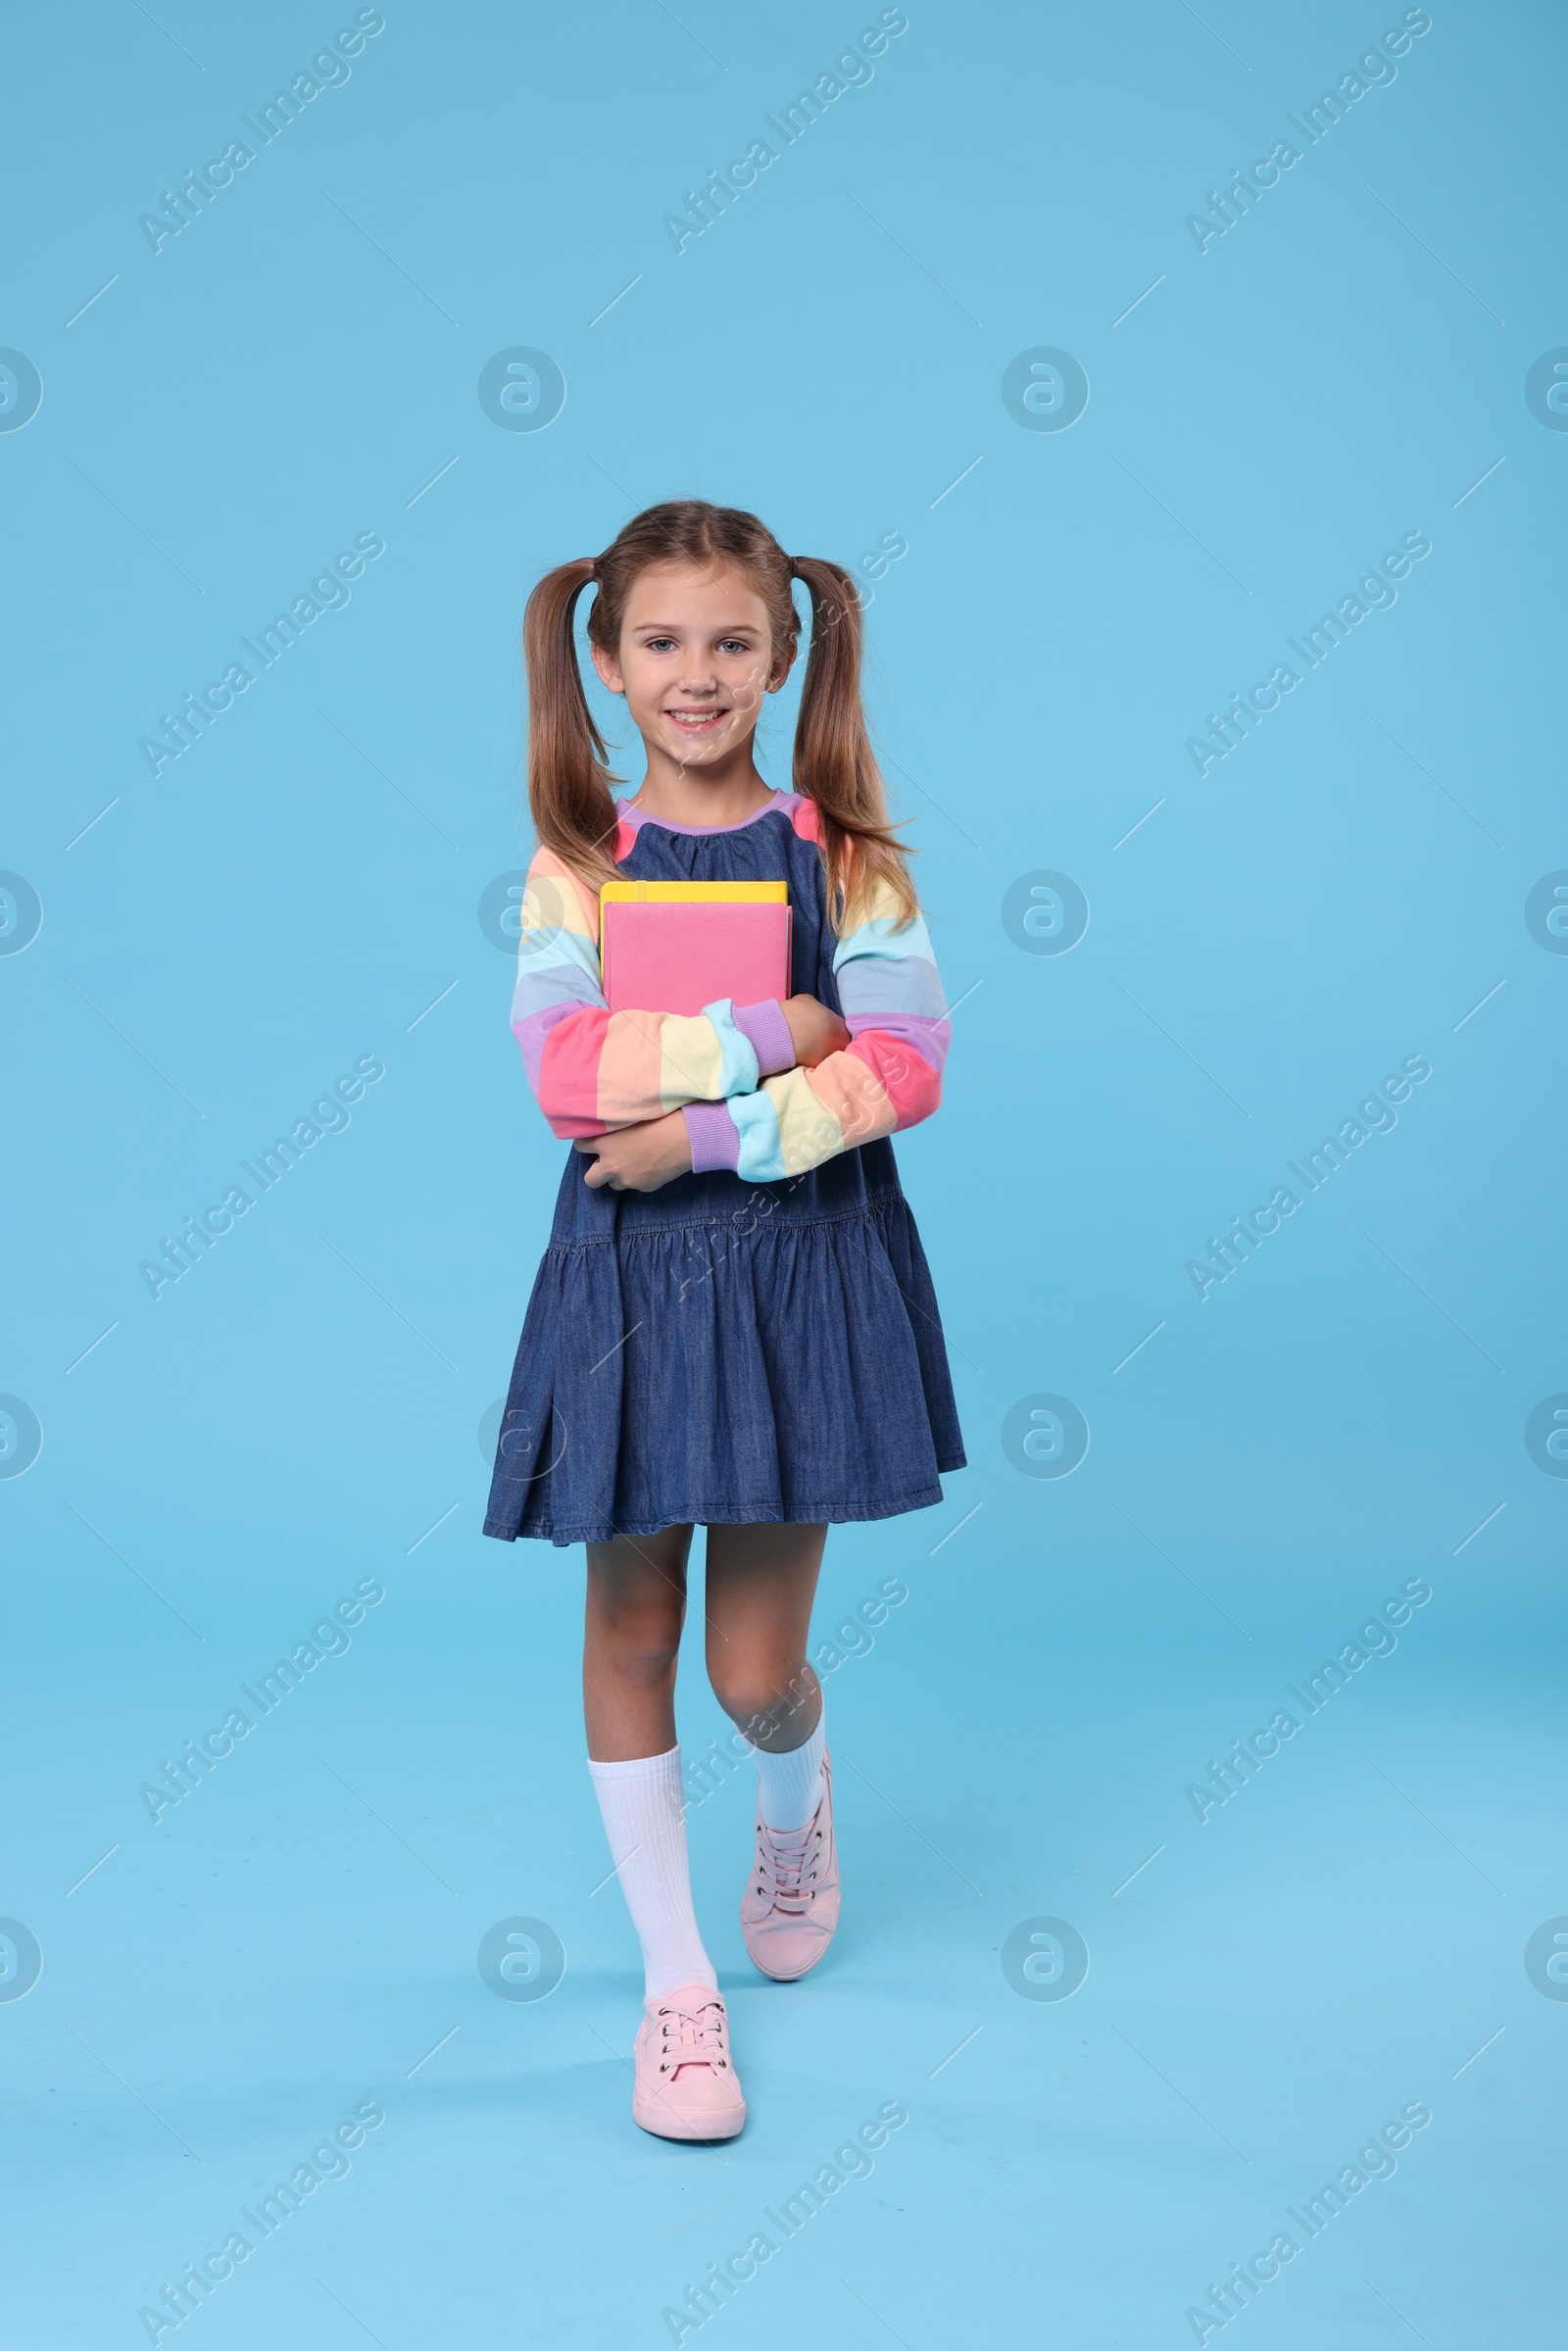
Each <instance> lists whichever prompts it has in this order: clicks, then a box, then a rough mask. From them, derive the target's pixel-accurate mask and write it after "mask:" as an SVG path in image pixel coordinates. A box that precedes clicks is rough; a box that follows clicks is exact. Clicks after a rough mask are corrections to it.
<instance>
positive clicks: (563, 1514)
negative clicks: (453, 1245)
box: [485, 809, 964, 1544]
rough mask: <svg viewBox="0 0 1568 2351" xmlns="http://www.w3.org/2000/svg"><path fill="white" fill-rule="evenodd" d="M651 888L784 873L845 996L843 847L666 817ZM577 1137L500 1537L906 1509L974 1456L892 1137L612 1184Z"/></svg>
mask: <svg viewBox="0 0 1568 2351" xmlns="http://www.w3.org/2000/svg"><path fill="white" fill-rule="evenodd" d="M621 871H622V872H623V873H624V874H625V875H626V877H627V878H628V879H629V880H634V881H635V880H647V881H665V880H669V881H674V880H696V881H778V880H784V881H787V882H788V883H789V886H790V901H791V905H792V906H793V907H794V955H793V964H794V968H793V975H792V981H793V987H794V989H795V991H796V993H798V994H809V995H812V996H815V997H817V998H819V999H820V1000H821V1002H822V1003H823V1004H831V1005H833V1006H834V1007H835V1008H837V1006H838V1001H839V1000H838V993H837V990H836V988H835V985H834V980H833V948H834V944H835V942H834V937H833V933H832V931H831V930H830V928H829V926H828V922H827V917H826V908H825V901H824V890H823V881H822V868H821V859H820V857H819V855H818V853H817V850H816V848H815V845H814V844H813V843H811V842H809V841H803V840H801V838H800V837H799V835H798V834H797V833H796V832H795V829H794V827H793V825H792V824H791V823H790V820H789V817H788V815H787V814H786V813H785V812H783V811H782V810H772V809H769V810H767V811H765V812H764V813H763V814H762V815H761V816H760V817H759V818H757V820H756V821H755V822H753V823H751V824H749V825H743V826H739V827H736V828H733V829H731V830H729V831H726V832H718V833H701V834H684V833H673V832H668V831H666V830H664V829H663V828H662V826H660V825H658V824H656V823H654V822H653V821H652V820H651V819H650V820H648V821H646V822H645V823H644V824H643V825H642V826H641V828H640V829H639V831H638V834H637V839H636V843H635V845H634V847H633V849H632V851H631V854H630V855H629V856H628V857H626V858H625V859H624V860H623V862H622V864H621ZM583 1175H584V1161H583V1159H582V1157H581V1156H580V1154H578V1153H576V1152H572V1153H571V1154H570V1157H569V1158H568V1161H567V1165H566V1167H565V1170H564V1174H563V1177H562V1183H561V1191H560V1195H559V1197H558V1199H557V1201H556V1213H555V1222H554V1226H553V1228H552V1231H551V1236H550V1246H549V1248H548V1249H547V1250H546V1251H545V1255H544V1259H543V1262H542V1263H541V1265H540V1267H539V1272H538V1276H537V1278H536V1280H535V1282H534V1287H533V1295H532V1297H531V1298H530V1299H529V1301H528V1309H527V1314H526V1317H525V1320H524V1323H523V1329H522V1339H521V1342H520V1344H519V1346H518V1348H517V1355H516V1362H515V1367H514V1370H513V1374H512V1385H511V1390H510V1393H509V1395H508V1397H507V1407H506V1413H505V1416H504V1418H503V1422H502V1432H501V1442H500V1445H499V1448H498V1451H497V1455H496V1464H495V1475H494V1479H493V1482H492V1485H491V1489H490V1503H489V1509H488V1511H487V1513H486V1517H485V1533H486V1534H487V1535H494V1536H498V1537H500V1538H501V1539H502V1540H504V1541H510V1540H513V1539H515V1538H516V1537H518V1536H524V1535H526V1536H534V1537H539V1538H542V1539H544V1540H546V1541H549V1542H552V1543H560V1544H564V1543H584V1542H603V1541H606V1540H608V1538H609V1537H610V1536H611V1535H613V1534H617V1533H618V1534H626V1535H652V1534H655V1533H657V1532H658V1530H659V1529H660V1528H662V1527H668V1526H675V1525H679V1524H683V1523H685V1522H687V1521H691V1522H693V1523H694V1524H698V1525H712V1524H746V1523H755V1522H763V1523H769V1524H772V1523H779V1522H789V1523H795V1524H799V1523H803V1522H810V1521H817V1520H828V1521H842V1520H849V1519H868V1518H892V1517H895V1516H896V1515H897V1514H898V1513H899V1512H901V1511H904V1510H918V1509H922V1508H924V1507H926V1506H927V1505H928V1504H930V1503H933V1502H939V1501H940V1500H941V1499H942V1489H941V1486H940V1484H939V1483H938V1473H939V1471H943V1470H954V1469H961V1468H962V1467H963V1466H964V1453H963V1441H962V1438H961V1436H960V1434H959V1430H958V1419H957V1412H956V1406H955V1404H954V1398H953V1385H952V1381H951V1378H950V1376H949V1372H948V1359H947V1350H946V1347H945V1346H944V1343H943V1337H942V1321H941V1316H940V1314H939V1312H938V1309H937V1301H936V1296H935V1293H934V1291H933V1289H932V1286H931V1276H930V1271H929V1269H928V1267H927V1265H926V1260H925V1252H924V1250H923V1249H922V1248H921V1246H920V1237H919V1234H918V1233H917V1232H916V1230H915V1226H914V1219H913V1217H912V1216H911V1215H910V1213H909V1208H908V1204H907V1201H906V1200H905V1198H904V1194H903V1192H902V1190H901V1189H900V1185H899V1173H898V1168H897V1165H896V1164H895V1161H894V1156H893V1147H892V1145H891V1143H889V1142H886V1141H883V1142H878V1143H870V1144H865V1145H863V1146H861V1148H860V1149H859V1150H858V1151H845V1152H843V1153H842V1154H841V1155H840V1156H839V1157H838V1158H836V1159H830V1160H828V1161H827V1162H826V1164H825V1165H824V1166H821V1167H818V1168H815V1169H813V1170H812V1171H811V1172H810V1173H809V1174H808V1175H805V1176H801V1177H797V1178H795V1179H793V1180H792V1181H789V1182H784V1183H778V1184H749V1183H746V1182H744V1181H743V1180H742V1179H741V1178H740V1177H739V1176H737V1175H733V1174H730V1173H729V1172H728V1171H726V1170H718V1171H715V1172H712V1173H710V1174H706V1175H689V1176H681V1177H677V1178H676V1180H675V1181H674V1182H673V1183H670V1184H666V1185H664V1186H663V1188H662V1190H661V1191H659V1192H652V1193H640V1192H612V1191H610V1190H608V1189H605V1190H591V1189H590V1188H589V1186H588V1185H587V1184H585V1183H584V1181H583Z"/></svg>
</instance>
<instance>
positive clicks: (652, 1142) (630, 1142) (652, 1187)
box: [571, 1110, 692, 1192]
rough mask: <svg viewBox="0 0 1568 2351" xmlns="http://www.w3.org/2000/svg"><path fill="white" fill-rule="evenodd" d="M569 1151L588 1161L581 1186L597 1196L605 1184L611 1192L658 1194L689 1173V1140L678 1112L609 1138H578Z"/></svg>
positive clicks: (690, 1157) (584, 1136) (648, 1121)
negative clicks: (677, 1177)
mask: <svg viewBox="0 0 1568 2351" xmlns="http://www.w3.org/2000/svg"><path fill="white" fill-rule="evenodd" d="M571 1148H572V1150H573V1151H581V1152H583V1153H584V1155H585V1156H587V1157H591V1159H592V1161H593V1164H592V1165H591V1166H590V1167H589V1169H588V1170H587V1173H586V1174H585V1175H584V1177H583V1182H584V1183H585V1184H589V1185H591V1186H592V1187H593V1189H594V1190H595V1191H596V1192H597V1191H601V1190H603V1188H604V1186H605V1185H607V1184H608V1185H609V1187H610V1189H611V1191H612V1192H657V1191H658V1190H659V1188H660V1186H661V1185H662V1184H667V1183H670V1182H671V1181H672V1180H673V1179H674V1177H676V1176H681V1175H690V1173H691V1171H692V1142H691V1137H690V1135H689V1134H688V1133H687V1131H686V1121H685V1119H684V1118H682V1116H681V1114H680V1112H679V1111H678V1110H671V1111H670V1112H669V1114H668V1116H667V1117H664V1118H647V1119H644V1120H643V1121H642V1122H641V1123H640V1124H639V1125H637V1126H631V1127H617V1128H615V1130H614V1132H613V1134H608V1135H580V1136H579V1137H578V1138H577V1140H576V1142H575V1143H573V1145H572V1147H571Z"/></svg>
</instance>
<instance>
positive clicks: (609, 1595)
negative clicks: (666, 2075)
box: [582, 1527, 718, 1999]
mask: <svg viewBox="0 0 1568 2351" xmlns="http://www.w3.org/2000/svg"><path fill="white" fill-rule="evenodd" d="M691 1539H692V1531H691V1528H690V1527H666V1528H665V1529H664V1530H663V1532H662V1534H659V1535H653V1536H636V1537H633V1536H629V1535H621V1536H617V1537H616V1538H615V1539H614V1541H613V1542H611V1543H590V1544H589V1545H588V1607H587V1625H586V1631H585V1637H584V1641H583V1660H582V1682H583V1712H584V1715H585V1717H586V1719H587V1726H588V1752H589V1756H590V1758H591V1760H590V1762H589V1765H588V1769H589V1771H590V1773H591V1774H592V1775H593V1782H594V1789H595V1792H596V1794H597V1795H598V1798H599V1807H600V1810H601V1812H602V1813H603V1815H604V1821H605V1830H606V1834H607V1835H608V1837H609V1838H610V1850H611V1857H612V1859H613V1861H614V1863H615V1869H616V1875H617V1876H618V1877H619V1880H620V1886H621V1891H622V1892H623V1893H624V1895H625V1897H626V1907H627V1908H628V1910H629V1911H630V1912H631V1918H632V1925H633V1926H634V1927H635V1928H636V1930H637V1937H638V1940H639V1942H640V1943H641V1944H642V1950H643V1971H644V1976H645V1978H646V1982H645V1985H644V1989H645V1991H646V1994H647V1996H648V1997H649V1998H651V1999H653V1998H662V1997H663V1996H664V1995H665V1994H666V1993H668V1992H672V1991H676V1990H678V1989H679V1988H680V1987H681V1985H683V1984H706V1985H708V1986H709V1987H710V1988H711V1989H712V1990H715V1991H716V1989H717V1987H718V1978H717V1976H716V1975H715V1974H714V1972H713V1966H712V1963H711V1960H710V1959H709V1956H708V1953H707V1952H706V1951H705V1950H704V1948H703V1942H702V1937H701V1935H699V1934H698V1932H697V1920H696V1917H695V1915H694V1914H693V1910H692V1888H691V1873H690V1869H689V1866H688V1863H687V1857H686V1810H685V1791H684V1789H683V1788H682V1786H681V1770H680V1748H679V1746H678V1745H677V1743H676V1739H675V1665H676V1659H677V1656H678V1654H679V1650H680V1634H681V1623H682V1620H683V1618H684V1616H685V1613H686V1556H687V1552H688V1551H689V1549H690V1547H691Z"/></svg>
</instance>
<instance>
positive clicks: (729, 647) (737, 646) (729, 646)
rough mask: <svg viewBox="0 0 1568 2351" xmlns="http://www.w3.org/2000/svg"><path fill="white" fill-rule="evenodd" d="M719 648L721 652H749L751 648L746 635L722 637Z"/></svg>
mask: <svg viewBox="0 0 1568 2351" xmlns="http://www.w3.org/2000/svg"><path fill="white" fill-rule="evenodd" d="M718 650H719V652H720V653H748V652H750V650H751V648H750V647H749V646H748V644H747V642H746V640H745V638H744V637H720V639H719V641H718Z"/></svg>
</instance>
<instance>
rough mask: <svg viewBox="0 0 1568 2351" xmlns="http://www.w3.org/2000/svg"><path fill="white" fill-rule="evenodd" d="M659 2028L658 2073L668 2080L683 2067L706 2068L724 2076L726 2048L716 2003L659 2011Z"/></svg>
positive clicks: (721, 2015)
mask: <svg viewBox="0 0 1568 2351" xmlns="http://www.w3.org/2000/svg"><path fill="white" fill-rule="evenodd" d="M659 2029H660V2034H661V2039H660V2050H661V2056H660V2063H659V2070H660V2072H661V2073H662V2074H668V2076H669V2077H670V2079H671V2081H673V2080H674V2078H675V2076H676V2075H677V2074H678V2073H679V2072H680V2070H681V2067H682V2066H685V2065H707V2066H711V2067H713V2068H714V2069H715V2071H716V2072H718V2073H721V2074H724V2073H728V2071H729V2049H728V2045H727V2042H726V2039H725V2032H724V2008H723V2003H722V2002H721V2001H720V2000H718V1999H712V2000H705V2001H704V2002H703V2004H702V2006H701V2007H699V2008H674V2007H667V2008H661V2009H660V2011H659Z"/></svg>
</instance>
